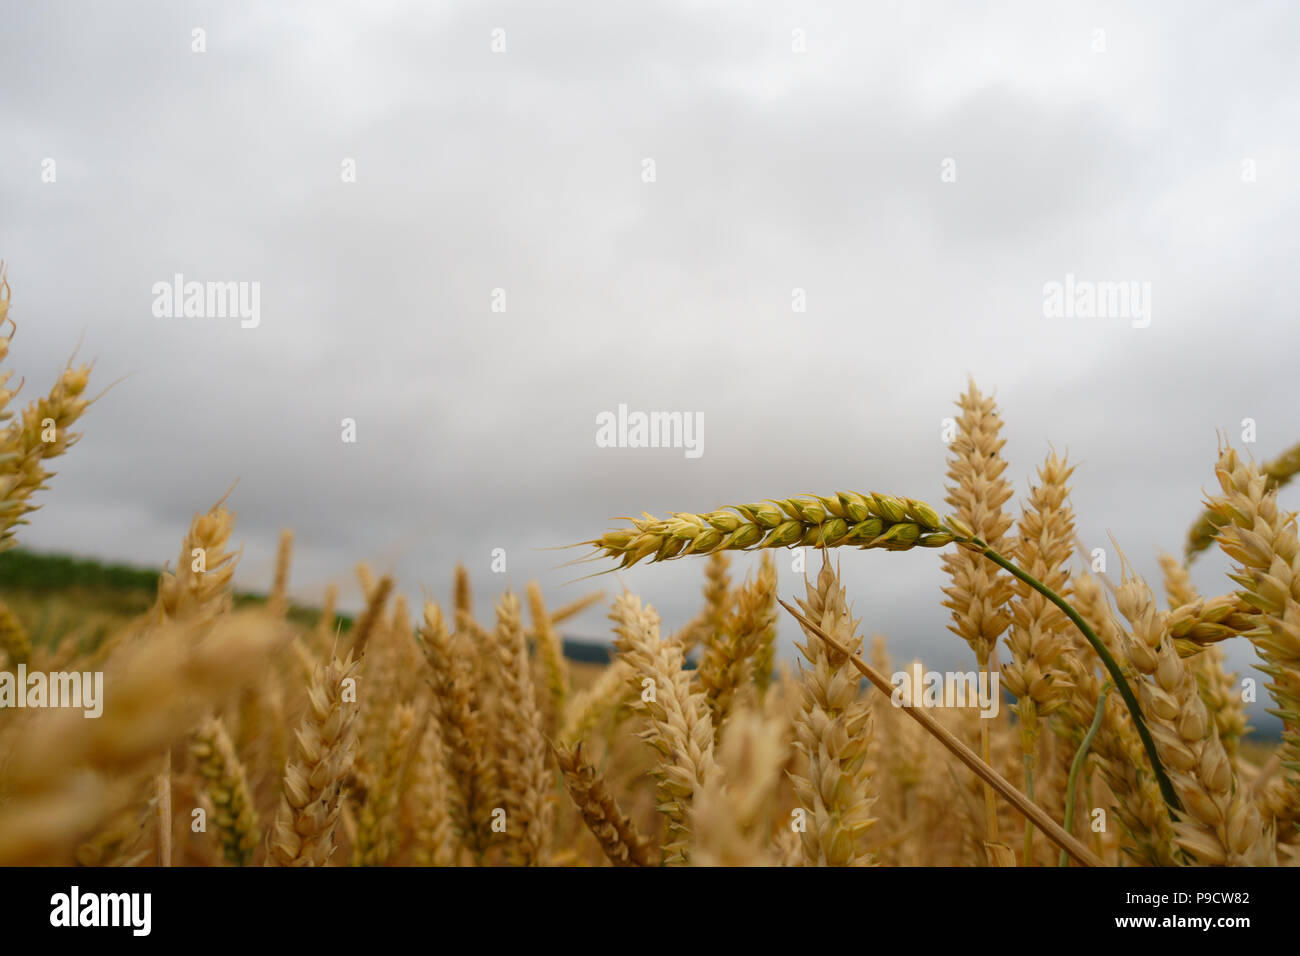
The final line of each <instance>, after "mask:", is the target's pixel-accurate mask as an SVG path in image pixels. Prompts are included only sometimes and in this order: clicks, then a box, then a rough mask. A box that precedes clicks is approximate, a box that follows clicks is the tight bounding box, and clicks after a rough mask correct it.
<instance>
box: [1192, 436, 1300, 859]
mask: <svg viewBox="0 0 1300 956" xmlns="http://www.w3.org/2000/svg"><path fill="white" fill-rule="evenodd" d="M1215 475H1216V477H1217V478H1218V480H1219V486H1220V488H1221V489H1222V494H1220V495H1216V496H1214V497H1212V498H1211V499H1210V500H1209V501H1208V502H1207V507H1208V508H1209V509H1210V511H1211V512H1212V513H1213V514H1214V515H1215V516H1216V518H1217V520H1218V522H1219V524H1218V527H1219V528H1220V531H1219V536H1218V541H1219V547H1220V548H1222V549H1223V551H1224V553H1225V554H1227V555H1228V556H1229V557H1230V558H1232V560H1233V561H1235V562H1236V564H1237V567H1236V568H1235V569H1234V573H1233V574H1232V579H1233V580H1234V581H1235V582H1237V584H1238V585H1240V589H1239V590H1238V591H1237V595H1238V596H1239V597H1240V598H1241V600H1242V601H1244V602H1245V603H1246V605H1248V606H1249V608H1250V609H1251V610H1252V611H1253V612H1254V614H1253V615H1252V617H1253V620H1254V623H1255V626H1254V628H1253V629H1252V630H1251V631H1249V633H1248V636H1249V637H1250V640H1251V642H1252V643H1253V644H1254V646H1255V650H1256V652H1257V653H1258V654H1259V656H1260V657H1261V658H1262V659H1263V663H1262V664H1261V665H1260V669H1261V670H1263V671H1264V673H1266V674H1267V675H1268V676H1269V678H1270V681H1269V683H1268V684H1267V685H1266V686H1267V688H1268V691H1269V694H1270V695H1271V696H1272V698H1273V701H1274V703H1275V704H1276V705H1277V708H1276V710H1274V711H1273V713H1275V714H1277V716H1279V717H1281V719H1282V745H1281V747H1280V748H1279V756H1280V758H1281V764H1282V767H1283V768H1284V772H1283V774H1282V776H1281V777H1280V778H1279V779H1278V780H1276V781H1275V782H1274V783H1273V784H1272V785H1271V786H1270V787H1268V789H1267V790H1265V791H1264V793H1263V794H1262V795H1261V798H1262V800H1261V806H1262V809H1263V810H1264V812H1265V813H1266V814H1268V815H1269V816H1271V817H1272V818H1274V819H1275V820H1276V821H1277V828H1278V831H1277V832H1278V837H1279V839H1281V840H1282V841H1283V842H1286V843H1295V842H1296V841H1297V840H1300V827H1298V824H1300V539H1297V536H1296V520H1295V515H1294V514H1293V513H1287V512H1283V511H1281V510H1280V509H1279V508H1278V505H1277V490H1276V488H1274V489H1273V490H1269V482H1268V479H1267V477H1266V476H1265V475H1264V474H1262V473H1261V472H1260V471H1259V470H1258V469H1257V468H1255V466H1254V465H1253V464H1250V463H1248V462H1244V461H1242V460H1241V459H1240V458H1239V457H1238V456H1237V453H1236V452H1235V451H1233V450H1232V449H1231V448H1225V449H1223V450H1222V451H1221V452H1220V455H1219V461H1218V464H1217V465H1216V467H1215Z"/></svg>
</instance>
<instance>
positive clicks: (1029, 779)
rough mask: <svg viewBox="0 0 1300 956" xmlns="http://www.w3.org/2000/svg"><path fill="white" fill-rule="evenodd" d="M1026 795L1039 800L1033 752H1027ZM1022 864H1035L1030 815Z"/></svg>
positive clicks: (1026, 821) (1032, 825)
mask: <svg viewBox="0 0 1300 956" xmlns="http://www.w3.org/2000/svg"><path fill="white" fill-rule="evenodd" d="M1024 760H1025V796H1027V797H1028V798H1029V799H1030V800H1033V801H1034V803H1037V802H1038V801H1037V800H1036V799H1035V798H1034V758H1033V755H1032V754H1025V757H1024ZM1020 865H1021V866H1033V865H1034V821H1033V820H1030V819H1029V818H1028V817H1026V818H1025V858H1024V861H1023V862H1022V863H1021V864H1020Z"/></svg>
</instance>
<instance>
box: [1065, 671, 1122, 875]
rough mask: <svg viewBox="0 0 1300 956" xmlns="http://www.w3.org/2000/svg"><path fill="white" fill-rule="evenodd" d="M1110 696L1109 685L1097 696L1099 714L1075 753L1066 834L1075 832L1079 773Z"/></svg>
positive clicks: (1068, 790)
mask: <svg viewBox="0 0 1300 956" xmlns="http://www.w3.org/2000/svg"><path fill="white" fill-rule="evenodd" d="M1109 696H1110V685H1109V684H1107V685H1106V686H1105V687H1103V688H1102V689H1101V693H1100V694H1098V695H1097V712H1096V713H1095V714H1093V715H1092V723H1091V724H1089V725H1088V732H1087V733H1086V734H1084V735H1083V743H1081V744H1079V749H1078V750H1076V751H1075V752H1074V761H1073V762H1072V763H1071V764H1070V780H1069V783H1067V784H1066V786H1065V832H1066V833H1072V832H1073V831H1074V802H1075V793H1076V791H1077V787H1078V783H1079V771H1080V770H1081V769H1082V768H1083V762H1084V761H1085V760H1087V759H1088V750H1089V748H1091V747H1092V742H1093V740H1094V739H1095V738H1096V736H1097V731H1099V730H1101V719H1102V718H1103V717H1104V716H1106V698H1107V697H1109ZM1067 862H1068V861H1067V860H1066V858H1065V851H1064V850H1062V851H1061V858H1060V861H1059V862H1058V863H1057V865H1058V866H1065V865H1066V864H1067Z"/></svg>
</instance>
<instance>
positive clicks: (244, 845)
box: [190, 717, 261, 866]
mask: <svg viewBox="0 0 1300 956" xmlns="http://www.w3.org/2000/svg"><path fill="white" fill-rule="evenodd" d="M190 750H191V752H192V753H193V754H194V757H195V760H196V761H197V762H198V767H199V775H200V776H201V777H202V779H203V781H204V784H203V785H204V789H205V790H206V792H207V795H208V799H209V800H210V801H211V803H212V806H213V810H214V813H213V823H214V824H215V825H216V830H217V838H218V840H219V841H220V843H221V851H222V853H223V854H224V855H225V858H226V860H227V861H228V862H229V863H231V864H233V865H234V866H248V865H249V864H251V863H252V862H253V854H254V853H255V852H256V851H257V845H258V842H259V841H260V839H261V835H260V833H259V829H258V824H257V809H256V807H255V806H254V804H253V797H252V794H251V792H250V791H249V789H248V779H247V777H246V775H245V773H244V765H243V764H242V763H240V761H239V757H238V756H237V755H236V754H235V746H234V744H232V743H231V742H230V734H229V733H228V732H227V731H226V725H225V722H224V721H223V720H222V719H221V718H220V717H208V718H207V719H206V720H204V721H203V723H201V724H200V725H199V728H198V730H196V731H195V733H194V740H193V741H192V743H191V744H190Z"/></svg>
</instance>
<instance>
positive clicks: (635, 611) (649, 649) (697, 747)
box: [610, 594, 713, 864]
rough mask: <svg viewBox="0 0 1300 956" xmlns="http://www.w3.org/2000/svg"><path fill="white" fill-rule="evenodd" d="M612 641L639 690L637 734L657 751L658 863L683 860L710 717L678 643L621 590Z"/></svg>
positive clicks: (707, 760)
mask: <svg viewBox="0 0 1300 956" xmlns="http://www.w3.org/2000/svg"><path fill="white" fill-rule="evenodd" d="M610 617H611V619H613V621H614V622H615V633H616V635H617V639H616V640H615V646H616V647H617V648H618V651H619V654H620V656H621V658H622V660H623V661H624V662H626V664H627V667H628V672H629V674H630V678H629V685H630V686H631V687H632V689H633V690H634V691H635V692H638V693H639V694H640V697H639V701H640V710H641V712H642V713H643V714H644V715H645V716H646V718H647V719H648V721H649V725H650V726H649V728H648V729H647V731H646V732H645V734H643V736H644V737H645V739H646V740H647V741H649V742H650V744H651V745H652V746H653V747H654V748H655V750H657V751H658V752H659V755H660V759H659V763H658V767H657V769H656V771H655V775H656V777H657V778H658V781H659V785H658V793H659V809H660V810H661V811H662V812H663V813H664V814H665V816H666V818H667V828H668V832H667V836H666V843H665V845H664V862H665V863H669V864H678V863H684V862H686V861H687V856H688V846H689V843H690V822H689V813H690V806H691V799H692V797H693V796H694V794H695V792H696V791H697V790H698V789H699V788H700V787H701V786H702V785H703V783H704V781H705V779H706V778H707V777H708V774H709V772H710V771H711V770H712V769H713V722H712V720H710V718H709V708H708V704H707V703H705V700H704V695H703V694H700V693H692V692H691V685H690V678H689V677H688V676H687V674H686V672H685V671H684V670H682V664H683V660H684V655H683V652H682V647H681V644H679V643H676V642H673V641H664V640H662V639H660V636H659V615H658V614H657V613H655V610H654V608H652V607H649V606H642V604H641V600H640V598H637V597H636V596H635V595H631V594H624V595H622V596H620V597H618V598H617V599H615V601H614V608H613V610H612V611H611V613H610Z"/></svg>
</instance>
